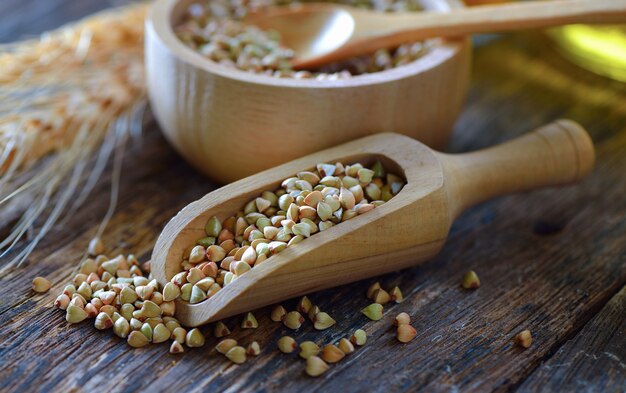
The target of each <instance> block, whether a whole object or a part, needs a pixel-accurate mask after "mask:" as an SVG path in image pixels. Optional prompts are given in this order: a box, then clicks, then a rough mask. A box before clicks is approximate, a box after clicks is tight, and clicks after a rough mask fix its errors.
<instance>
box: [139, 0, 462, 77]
mask: <svg viewBox="0 0 626 393" xmlns="http://www.w3.org/2000/svg"><path fill="white" fill-rule="evenodd" d="M194 1H197V0H157V1H155V2H153V4H152V6H151V7H150V10H149V12H148V15H147V17H146V31H151V32H152V33H153V34H151V36H152V37H153V38H156V39H157V40H158V41H159V43H160V44H161V45H163V46H164V47H165V48H167V49H168V50H169V51H170V52H171V53H172V54H174V56H175V57H176V58H177V59H178V60H180V61H182V62H184V63H187V64H188V65H191V66H193V67H196V68H198V69H200V70H202V71H205V72H208V73H210V74H214V75H216V76H219V77H223V78H227V79H232V80H235V81H238V82H243V83H249V84H257V85H265V86H276V87H284V88H303V87H306V88H318V89H333V88H344V87H358V86H370V85H375V84H384V83H389V82H394V81H398V80H402V79H405V78H408V77H412V76H415V75H418V74H420V73H422V72H425V71H428V70H431V69H433V68H436V67H437V66H439V65H441V64H443V63H445V62H446V61H448V60H449V59H450V58H452V57H453V56H455V55H456V54H457V53H458V52H460V51H461V50H462V48H463V46H464V45H467V41H468V40H467V38H465V39H459V40H442V39H434V40H431V41H434V43H433V45H432V47H431V49H429V53H427V54H426V55H424V56H422V57H420V58H419V59H417V60H415V61H413V62H411V63H409V64H405V65H402V66H399V67H394V68H392V69H389V70H383V71H378V72H373V73H368V74H361V75H356V76H353V77H351V78H346V79H336V80H317V79H295V78H277V77H275V76H270V75H263V74H255V73H252V72H247V71H243V70H239V69H236V68H229V67H226V66H223V65H220V64H218V63H215V62H213V61H210V60H208V59H206V58H205V57H204V56H202V55H201V54H199V53H198V52H196V51H194V50H193V49H192V48H190V47H188V46H187V45H185V44H184V43H183V42H182V41H180V40H179V39H178V37H177V36H176V34H175V33H174V28H173V23H172V22H173V21H172V13H173V12H174V9H175V8H176V7H177V6H178V4H179V3H181V2H188V3H193V2H194ZM424 3H427V4H430V7H429V8H432V9H434V8H435V7H439V11H449V10H451V9H453V8H463V7H465V5H464V4H463V2H461V1H459V0H424ZM149 39H150V38H149V36H147V37H146V48H148V46H149V44H150V43H149V42H148V41H149Z"/></svg>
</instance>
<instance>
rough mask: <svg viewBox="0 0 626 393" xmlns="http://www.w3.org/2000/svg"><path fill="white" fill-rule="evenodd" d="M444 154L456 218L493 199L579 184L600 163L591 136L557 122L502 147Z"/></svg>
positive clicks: (569, 123) (576, 126)
mask: <svg viewBox="0 0 626 393" xmlns="http://www.w3.org/2000/svg"><path fill="white" fill-rule="evenodd" d="M440 155H441V158H442V163H443V166H444V171H445V182H446V184H445V186H446V189H447V190H448V196H449V200H450V203H451V208H452V209H451V211H452V215H451V218H455V217H457V216H458V215H459V214H460V213H461V212H462V211H463V210H465V209H466V208H467V207H470V206H473V205H475V204H477V203H480V202H483V201H485V200H487V199H490V198H493V197H497V196H501V195H505V194H510V193H514V192H521V191H529V190H533V189H536V188H541V187H547V186H560V185H565V184H570V183H575V182H577V181H579V180H581V179H582V178H583V177H584V176H585V175H587V174H588V173H589V172H591V169H592V168H593V164H594V161H595V152H594V148H593V142H592V141H591V137H590V136H589V134H588V133H587V131H585V129H584V128H583V127H582V126H580V125H579V124H578V123H576V122H574V121H571V120H557V121H555V122H553V123H550V124H547V125H544V126H542V127H540V128H538V129H536V130H535V131H533V132H531V133H528V134H526V135H524V136H522V137H519V138H517V139H514V140H512V141H510V142H506V143H504V144H502V145H499V146H495V147H491V148H487V149H483V150H479V151H476V152H472V153H466V154H457V155H448V154H442V153H440Z"/></svg>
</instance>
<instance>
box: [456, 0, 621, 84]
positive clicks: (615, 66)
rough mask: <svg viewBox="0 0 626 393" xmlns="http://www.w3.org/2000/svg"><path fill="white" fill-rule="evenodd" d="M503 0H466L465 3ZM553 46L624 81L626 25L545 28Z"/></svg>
mask: <svg viewBox="0 0 626 393" xmlns="http://www.w3.org/2000/svg"><path fill="white" fill-rule="evenodd" d="M503 2H506V0H505V1H503V0H465V3H466V4H467V5H481V4H495V3H503ZM546 34H547V35H548V37H550V38H551V39H552V40H553V41H554V42H555V44H556V45H555V46H556V48H557V49H558V50H559V51H560V52H561V53H562V54H563V55H564V56H565V57H567V58H568V59H570V60H571V61H572V62H574V63H576V64H578V65H579V66H581V67H583V68H586V69H588V70H590V71H592V72H595V73H597V74H600V75H604V76H607V77H610V78H613V79H616V80H620V81H624V82H626V25H612V26H591V25H570V26H564V27H560V28H555V29H549V30H547V31H546Z"/></svg>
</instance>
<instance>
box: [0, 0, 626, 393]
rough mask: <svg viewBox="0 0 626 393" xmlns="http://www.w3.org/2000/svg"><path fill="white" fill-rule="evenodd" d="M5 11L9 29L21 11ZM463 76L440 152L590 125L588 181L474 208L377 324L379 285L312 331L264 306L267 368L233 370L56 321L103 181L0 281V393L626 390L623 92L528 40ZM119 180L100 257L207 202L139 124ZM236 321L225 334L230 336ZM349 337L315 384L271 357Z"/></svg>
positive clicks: (133, 244)
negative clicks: (36, 289) (287, 339)
mask: <svg viewBox="0 0 626 393" xmlns="http://www.w3.org/2000/svg"><path fill="white" fill-rule="evenodd" d="M59 3H61V1H60V0H59ZM16 4H18V3H16ZM18 5H19V4H18ZM12 12H16V14H15V15H19V8H17V6H16V8H15V9H14V10H12ZM5 14H6V11H5ZM57 17H59V16H57ZM60 17H62V16H60ZM474 63H475V64H474V71H473V83H472V88H471V91H470V93H469V97H468V103H467V106H466V109H465V111H464V113H463V115H462V116H461V118H460V119H459V121H458V123H457V127H456V131H455V139H454V143H452V144H451V146H450V150H451V151H466V150H472V149H476V148H480V147H484V146H488V145H491V144H494V143H497V142H500V141H503V140H507V139H510V138H512V137H514V136H517V135H520V134H522V133H523V132H525V131H528V130H530V129H532V128H534V127H536V126H538V125H540V124H542V123H545V122H548V121H550V120H553V119H555V118H557V117H561V116H562V117H570V118H572V119H575V120H577V121H579V122H581V123H582V124H583V125H584V126H586V127H588V129H589V130H590V132H591V134H592V136H593V138H594V140H595V142H596V144H597V151H598V163H597V168H596V170H595V171H594V173H593V175H592V176H590V177H589V178H588V179H586V180H585V181H584V182H583V183H581V184H580V185H577V186H572V187H568V188H564V189H559V190H545V191H540V192H533V193H529V194H525V195H515V196H510V197H506V198H501V199H499V200H497V201H493V202H490V203H486V204H483V205H481V206H478V207H476V208H474V209H472V210H470V211H468V212H467V213H466V214H465V215H463V216H462V217H461V218H460V219H459V220H458V222H457V223H456V225H455V226H454V227H453V230H452V232H451V235H450V238H449V241H448V243H447V245H446V246H445V248H444V250H443V252H442V254H441V255H440V256H439V257H437V258H436V259H435V260H433V261H430V262H428V263H426V264H424V265H422V266H419V267H416V268H413V269H409V270H406V271H403V272H400V273H394V274H389V275H387V276H384V277H382V278H381V282H382V283H383V286H385V287H391V286H393V285H399V286H400V287H401V288H402V289H403V291H404V292H405V295H406V297H407V299H406V300H405V302H404V303H402V304H400V305H395V306H390V307H387V308H386V315H385V317H384V318H383V320H381V321H379V322H371V321H368V320H367V319H366V318H365V317H363V316H361V315H360V314H359V312H358V310H359V308H361V307H363V306H365V305H367V303H368V302H367V300H366V299H365V296H364V292H365V289H366V288H367V286H368V285H369V284H371V283H372V282H373V280H369V281H365V282H360V283H355V284H351V285H348V286H344V287H342V288H337V289H332V290H327V291H323V292H320V293H316V294H313V295H312V296H311V298H312V300H313V301H314V303H316V304H318V305H319V306H320V307H321V309H322V310H325V311H327V312H329V313H330V314H331V315H332V316H333V317H335V319H337V321H338V324H337V326H335V327H333V328H331V329H328V330H327V331H324V332H321V333H320V332H315V331H314V330H313V329H312V326H311V325H310V324H308V323H307V324H305V326H304V327H303V328H302V329H300V331H298V332H295V333H294V332H290V331H287V330H286V329H285V328H284V327H282V325H280V324H277V323H273V322H271V321H270V320H269V318H268V310H266V309H264V310H259V311H258V312H256V315H257V317H258V319H259V322H260V325H261V327H260V328H259V329H256V330H246V331H244V330H241V329H239V328H237V329H235V331H234V334H233V337H235V338H238V339H240V340H241V342H242V343H245V344H247V343H248V342H250V341H251V340H253V339H254V340H258V341H259V342H260V344H261V346H262V354H261V356H259V357H258V358H255V359H250V360H249V361H248V362H247V363H246V364H244V365H241V366H234V365H232V364H230V363H228V362H227V361H226V360H225V359H224V358H223V357H222V356H221V355H218V354H216V353H215V352H214V351H213V350H212V348H213V346H214V344H215V342H216V339H215V338H210V339H209V340H208V342H207V346H205V347H204V348H202V349H195V350H188V351H187V352H186V353H185V354H184V355H180V356H173V355H169V354H168V353H167V345H165V344H160V345H156V346H151V347H147V348H142V349H131V348H130V347H128V346H127V345H126V343H124V342H123V341H122V340H120V339H118V338H116V337H114V336H113V335H112V333H110V332H105V333H103V332H98V331H96V330H95V329H94V328H93V327H92V326H91V324H90V323H82V324H80V325H78V326H68V325H67V324H66V322H65V320H64V318H63V313H62V312H59V311H57V310H54V309H52V308H51V303H52V301H53V299H54V295H56V293H57V292H59V291H60V289H61V288H62V287H63V286H64V285H65V283H66V281H67V280H68V279H69V277H70V274H71V271H72V269H73V268H74V267H75V264H76V262H77V260H78V259H79V258H80V256H81V255H82V253H83V251H84V249H85V247H86V245H87V242H88V240H89V238H90V237H91V236H92V235H93V233H94V232H95V230H96V224H97V223H98V221H99V220H100V218H101V217H102V216H103V215H104V212H105V210H106V207H107V203H108V193H107V189H108V183H107V181H108V176H109V174H110V173H107V176H106V177H105V178H104V179H103V180H102V182H101V183H100V184H99V185H98V187H97V189H96V190H95V192H94V194H93V197H92V199H91V201H90V202H89V206H88V207H87V208H85V209H83V210H81V211H80V212H79V213H78V214H76V215H74V216H73V217H69V218H68V219H67V222H66V224H65V225H64V226H63V227H62V228H57V229H56V230H55V231H53V232H52V233H50V234H49V235H48V236H47V238H46V239H45V240H44V242H43V243H42V244H41V246H40V247H39V248H38V249H37V251H36V252H35V253H34V254H33V256H32V257H31V258H30V261H29V263H28V264H27V265H26V266H25V267H24V268H22V269H13V268H3V269H1V270H0V282H1V283H2V286H1V287H0V391H7V392H8V391H12V392H24V391H46V392H48V391H59V392H65V391H80V390H85V391H87V390H92V389H93V390H96V389H97V390H99V391H116V392H126V391H135V390H139V389H142V390H143V389H150V391H171V390H174V389H177V390H179V391H186V390H198V391H199V390H209V389H211V390H214V389H216V390H218V391H250V392H251V391H276V390H285V391H303V390H305V389H306V390H307V391H309V390H319V391H326V390H331V389H332V390H333V391H346V392H350V391H364V390H372V391H380V392H383V391H385V392H386V391H415V390H423V391H454V390H461V391H489V390H497V391H515V390H523V391H539V390H549V389H552V390H562V389H561V387H563V386H571V387H576V386H582V385H575V384H577V383H585V384H586V385H584V386H585V387H586V389H587V390H589V391H594V390H600V388H601V389H602V390H603V391H623V388H624V386H625V384H626V370H624V367H623V363H624V359H626V353H625V348H624V346H623V334H622V335H615V336H611V333H610V332H609V331H608V330H609V329H622V331H623V312H624V310H623V303H624V291H623V290H622V292H620V290H621V289H622V288H623V287H624V285H625V284H626V263H625V255H626V235H625V234H626V221H624V217H626V198H624V195H625V194H626V183H624V173H625V170H626V121H625V119H626V88H625V87H624V85H623V84H619V83H617V82H611V81H608V80H605V79H603V78H600V77H597V76H595V75H592V74H589V73H587V72H585V71H583V70H579V69H577V68H576V67H575V66H573V65H570V64H569V63H567V62H566V61H564V60H563V59H561V58H560V57H559V56H557V55H555V54H554V53H553V51H552V49H551V48H550V47H549V46H546V44H545V41H544V38H542V37H541V36H535V35H515V36H507V37H506V38H504V39H502V40H500V41H497V42H494V43H492V44H490V45H488V46H485V47H482V48H479V49H477V51H476V57H475V62H474ZM294 170H296V169H295V168H294ZM123 173H124V176H123V181H122V187H121V190H122V191H121V195H120V206H119V208H118V210H117V213H116V215H115V217H114V218H113V220H112V222H111V224H110V226H109V229H108V230H107V233H106V235H105V241H106V243H107V245H108V251H109V253H110V254H115V253H118V252H125V253H129V252H132V253H135V254H137V255H140V256H141V257H142V258H144V259H145V258H147V257H148V256H149V253H150V249H151V247H152V246H153V244H154V241H155V237H156V236H157V234H158V233H159V231H160V229H161V228H162V227H163V225H164V224H165V223H166V222H167V220H168V218H169V217H171V216H172V215H174V214H175V213H176V212H177V211H178V209H180V208H181V207H182V206H184V205H186V204H187V203H188V202H190V201H191V200H194V199H196V198H198V197H200V196H201V195H203V194H204V193H206V192H208V191H210V190H212V189H214V188H215V186H214V185H212V184H211V183H209V182H208V181H207V180H205V179H203V178H202V177H201V176H200V175H198V174H197V173H196V172H195V171H193V170H192V169H191V168H190V167H189V166H188V165H186V164H185V163H184V162H183V161H182V160H181V159H180V158H178V157H177V156H176V154H175V153H174V152H173V151H172V150H171V149H170V148H169V147H168V146H167V144H166V143H165V141H164V140H163V138H162V137H161V136H160V135H159V133H158V131H157V130H156V127H155V126H150V127H148V130H147V131H146V134H145V138H144V141H143V147H142V148H136V150H134V151H132V154H128V155H127V159H126V161H125V167H124V171H123ZM7 224H8V223H6V222H5V223H2V225H0V226H3V227H6V225H7ZM0 229H1V228H0ZM381 241H384V239H382V238H381ZM469 268H471V269H474V270H476V271H477V272H478V274H479V275H480V277H481V280H482V283H483V285H482V287H481V288H480V289H478V290H476V291H472V292H467V291H464V290H462V289H461V288H460V287H459V280H460V277H461V275H462V274H463V272H464V271H465V270H467V269H469ZM36 275H43V276H47V277H48V278H50V279H51V280H52V281H53V284H54V287H53V289H52V290H51V292H50V293H49V294H45V295H36V294H33V293H32V292H31V291H30V290H29V285H30V280H31V279H32V278H33V277H34V276H36ZM618 292H619V294H618ZM616 294H617V295H616ZM610 299H613V300H612V302H611V303H609V304H608V305H607V302H609V300H610ZM616 303H617V305H616ZM620 304H621V309H620V308H619V306H620ZM286 306H289V307H293V306H294V302H290V303H287V304H286ZM600 310H603V311H601V312H600ZM612 310H613V311H612ZM620 310H621V311H620ZM401 311H406V312H408V313H410V314H411V315H412V316H413V318H414V320H415V324H414V325H415V327H416V328H417V330H418V336H417V338H416V339H415V340H414V341H413V342H411V343H410V344H407V345H401V344H399V343H398V342H397V341H396V340H395V338H394V336H393V330H392V329H391V327H390V321H391V320H392V319H393V316H394V315H395V314H396V313H398V312H401ZM599 312H600V314H598V313H599ZM594 317H595V318H594ZM590 321H591V322H590ZM238 322H239V320H238V319H237V318H233V319H231V320H229V321H227V323H228V324H229V325H230V326H231V327H234V326H235V325H236V324H237V323H238ZM359 327H363V328H364V329H365V330H366V331H367V332H368V334H369V336H370V338H369V341H368V343H367V345H366V346H364V347H363V348H361V349H358V350H357V352H356V353H354V354H352V355H350V356H349V357H347V358H346V359H344V360H343V361H342V362H341V363H339V364H338V365H334V366H333V367H332V369H331V370H330V371H329V372H328V373H326V374H325V375H324V378H320V379H317V380H312V379H311V378H308V377H307V376H306V375H304V373H303V366H304V365H303V362H302V361H300V360H298V358H297V355H283V354H280V353H278V351H277V350H276V348H275V344H274V343H275V341H276V339H277V338H278V337H280V336H281V335H282V334H291V335H292V336H293V337H294V338H296V340H298V341H302V340H305V339H312V340H315V341H317V342H320V343H327V342H330V341H332V340H335V339H338V338H340V337H343V336H346V335H349V334H350V333H351V332H352V331H353V330H354V329H356V328H359ZM526 328H527V329H530V330H531V331H532V332H533V334H534V344H533V346H532V347H531V348H529V349H527V350H523V349H520V348H518V347H516V346H515V345H514V344H513V343H512V337H513V336H514V335H515V334H516V333H517V332H518V331H520V330H522V329H526ZM205 331H207V332H209V331H210V329H205ZM610 337H613V340H619V339H620V337H621V339H622V344H621V345H617V344H616V345H613V344H607V342H608V340H609V339H610ZM568 340H571V341H568ZM579 351H584V353H589V354H601V353H602V351H608V352H609V353H611V354H612V355H614V356H615V358H617V359H620V360H619V361H618V360H610V359H608V358H607V359H604V360H602V362H603V363H599V364H596V365H595V367H590V366H589V362H591V361H592V359H590V358H588V357H586V356H581V355H580V354H579ZM594 360H595V359H594ZM598 362H600V360H598ZM551 365H552V366H554V365H566V366H563V367H560V368H559V369H560V370H559V372H554V373H551V372H548V371H550V370H549V369H546V368H545V367H546V366H548V367H550V366H551ZM588 366H589V367H588ZM582 369H584V370H585V372H584V373H581V372H580V371H579V370H582ZM574 373H576V374H578V375H577V378H578V379H575V378H573V377H572V375H574ZM603 373H607V374H608V375H610V377H606V375H604V374H603ZM566 384H568V385H566ZM596 388H597V389H596Z"/></svg>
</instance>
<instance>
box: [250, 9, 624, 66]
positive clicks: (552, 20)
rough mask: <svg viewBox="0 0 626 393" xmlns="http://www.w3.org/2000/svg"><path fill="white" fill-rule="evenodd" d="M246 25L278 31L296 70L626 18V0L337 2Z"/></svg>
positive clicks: (266, 14) (275, 13)
mask: <svg viewBox="0 0 626 393" xmlns="http://www.w3.org/2000/svg"><path fill="white" fill-rule="evenodd" d="M244 21H245V22H246V23H248V24H251V25H255V26H257V27H259V28H261V29H262V30H269V29H272V30H275V31H277V32H279V33H280V35H281V40H282V44H283V45H284V46H286V47H288V48H292V49H293V50H294V52H295V57H294V59H293V61H292V67H293V68H295V69H303V68H315V67H319V66H321V65H323V64H327V63H331V62H333V61H338V60H343V59H346V58H349V57H354V56H360V55H366V54H368V53H372V52H374V51H375V50H376V49H380V48H393V47H396V46H398V45H400V44H403V43H407V42H414V41H420V40H423V39H426V38H433V37H453V36H462V35H467V34H473V33H491V32H502V31H511V30H520V29H530V28H542V27H550V26H558V25H565V24H570V23H612V22H616V23H617V22H624V21H626V0H549V1H528V2H526V1H525V2H520V3H512V4H499V5H486V6H478V7H471V8H465V9H458V10H453V11H450V12H406V13H382V12H375V11H369V10H364V9H359V8H353V7H348V6H342V5H338V4H320V3H318V4H316V3H310V4H301V5H297V6H289V7H285V6H283V7H271V8H268V9H266V10H264V11H261V12H258V13H252V14H250V15H248V16H247V17H246V18H245V20H244Z"/></svg>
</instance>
